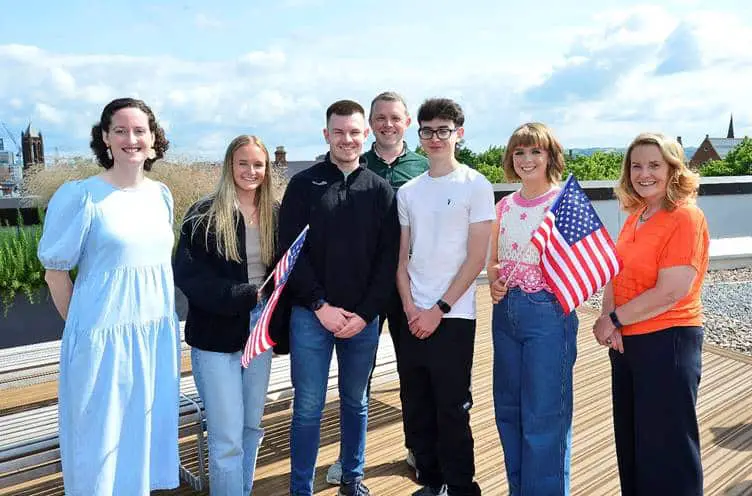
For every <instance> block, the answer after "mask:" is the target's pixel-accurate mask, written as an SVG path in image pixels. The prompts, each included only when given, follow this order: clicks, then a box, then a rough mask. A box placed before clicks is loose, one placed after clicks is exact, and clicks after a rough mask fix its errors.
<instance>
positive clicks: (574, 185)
mask: <svg viewBox="0 0 752 496" xmlns="http://www.w3.org/2000/svg"><path fill="white" fill-rule="evenodd" d="M531 243H532V244H533V246H535V247H536V248H537V249H538V252H539V253H540V255H541V271H542V272H543V277H545V279H546V282H548V285H549V286H550V287H551V289H553V291H554V294H555V295H556V298H557V299H558V300H559V303H561V306H562V307H563V308H564V312H565V313H567V314H568V313H569V312H571V311H572V310H574V309H575V308H577V307H578V306H579V305H580V304H582V303H583V302H584V301H585V300H587V299H588V298H590V296H592V295H593V293H595V292H596V291H598V290H599V289H600V288H602V287H603V286H605V285H606V283H608V281H610V280H611V279H612V278H613V277H614V276H615V275H616V274H618V273H619V271H620V270H621V268H622V264H621V261H620V260H619V259H618V258H617V256H616V248H615V247H614V242H613V241H612V240H611V237H610V236H609V235H608V231H607V230H606V228H605V227H604V226H603V223H602V222H601V219H600V218H598V214H597V213H596V212H595V208H593V205H592V204H591V203H590V200H588V197H587V196H586V195H585V192H584V191H582V187H581V186H580V184H579V183H578V182H577V179H575V177H574V176H573V175H571V174H570V175H569V178H567V182H566V183H565V184H564V187H563V188H562V190H561V192H560V193H559V196H558V197H557V198H556V200H554V203H553V204H552V205H551V208H550V209H549V211H548V212H547V213H546V216H545V217H544V218H543V222H541V225H540V227H538V229H537V230H536V231H535V234H534V235H533V239H532V241H531Z"/></svg>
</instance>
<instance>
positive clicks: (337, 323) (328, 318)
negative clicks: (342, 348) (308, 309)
mask: <svg viewBox="0 0 752 496" xmlns="http://www.w3.org/2000/svg"><path fill="white" fill-rule="evenodd" d="M352 315H353V313H352V312H348V311H347V310H345V309H344V308H340V307H334V306H332V305H330V304H328V303H324V305H323V306H322V307H321V308H319V309H318V310H316V317H318V319H319V322H321V325H322V326H324V327H325V328H326V330H327V331H329V332H332V333H334V332H339V331H341V330H342V328H343V327H345V325H347V320H348V319H349V318H350V317H352Z"/></svg>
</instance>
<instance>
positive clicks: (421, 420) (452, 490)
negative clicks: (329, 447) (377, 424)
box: [398, 318, 480, 496]
mask: <svg viewBox="0 0 752 496" xmlns="http://www.w3.org/2000/svg"><path fill="white" fill-rule="evenodd" d="M474 347H475V320H470V319H454V318H445V319H442V321H441V324H439V327H438V328H437V329H436V332H434V334H433V335H431V337H429V338H428V339H423V340H421V339H418V338H416V337H414V336H413V335H412V334H410V331H409V329H406V328H405V329H402V332H401V333H400V344H399V357H398V361H399V364H400V378H401V384H402V387H401V393H402V416H403V421H404V424H405V439H406V441H407V445H408V446H409V447H410V448H411V449H412V450H413V454H414V455H415V461H416V464H417V470H418V482H420V483H421V484H423V485H429V486H434V487H436V486H441V485H442V484H447V486H448V488H449V494H450V495H452V496H456V495H462V496H464V495H469V496H476V495H479V494H480V487H479V486H478V484H477V483H475V482H474V481H473V478H474V476H475V458H474V454H473V447H474V442H473V435H472V432H471V431H470V408H471V407H472V405H473V400H472V394H471V390H470V380H471V372H472V367H473V351H474Z"/></svg>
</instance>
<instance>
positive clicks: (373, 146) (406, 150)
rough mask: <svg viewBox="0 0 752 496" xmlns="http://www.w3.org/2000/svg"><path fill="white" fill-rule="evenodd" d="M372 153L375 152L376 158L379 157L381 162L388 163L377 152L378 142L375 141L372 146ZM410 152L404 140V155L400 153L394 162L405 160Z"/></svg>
mask: <svg viewBox="0 0 752 496" xmlns="http://www.w3.org/2000/svg"><path fill="white" fill-rule="evenodd" d="M371 151H372V152H373V154H374V155H376V157H378V159H379V160H381V161H382V162H384V163H386V160H384V159H383V158H381V155H379V152H378V151H377V150H376V142H375V141H374V142H373V143H372V144H371ZM408 151H409V148H407V141H404V140H403V141H402V153H400V154H399V155H397V157H396V158H395V159H394V160H395V161H396V160H397V159H400V158H403V157H404V156H405V155H407V152H408ZM392 163H394V162H392Z"/></svg>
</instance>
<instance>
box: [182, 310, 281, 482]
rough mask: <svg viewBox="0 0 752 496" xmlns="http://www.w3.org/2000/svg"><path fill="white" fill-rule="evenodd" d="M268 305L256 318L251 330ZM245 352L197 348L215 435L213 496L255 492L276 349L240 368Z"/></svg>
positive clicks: (194, 359)
mask: <svg viewBox="0 0 752 496" xmlns="http://www.w3.org/2000/svg"><path fill="white" fill-rule="evenodd" d="M262 308H263V305H257V306H256V308H255V309H254V311H253V312H252V313H251V325H253V324H255V322H256V320H258V317H259V314H260V313H261V309H262ZM241 355H242V351H238V352H235V353H218V352H214V351H204V350H200V349H198V348H191V365H192V367H193V377H194V379H195V381H196V388H197V389H198V394H199V395H200V396H201V400H202V401H203V402H204V409H205V412H206V424H207V431H208V436H209V489H210V491H211V494H212V496H230V495H232V496H236V495H237V496H240V495H243V496H247V495H248V494H250V493H251V489H253V473H254V471H255V470H256V456H257V455H258V449H259V445H260V444H261V440H262V439H263V438H264V430H263V429H262V428H261V417H262V416H263V414H264V403H265V402H266V390H267V388H268V387H269V372H270V370H271V364H272V350H269V351H266V352H264V353H262V354H261V355H259V356H257V357H256V358H254V359H253V360H251V363H250V365H248V368H247V369H244V368H243V367H242V365H240V357H241Z"/></svg>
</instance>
